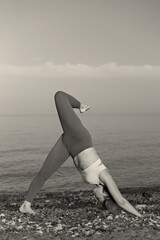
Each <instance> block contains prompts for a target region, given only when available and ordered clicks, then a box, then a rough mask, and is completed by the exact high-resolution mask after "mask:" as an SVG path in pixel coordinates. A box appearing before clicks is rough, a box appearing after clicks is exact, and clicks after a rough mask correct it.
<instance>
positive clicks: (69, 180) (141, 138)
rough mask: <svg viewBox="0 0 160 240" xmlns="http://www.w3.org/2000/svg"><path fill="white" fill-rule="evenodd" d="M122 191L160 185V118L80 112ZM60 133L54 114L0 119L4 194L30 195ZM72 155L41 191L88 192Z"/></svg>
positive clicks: (0, 180)
mask: <svg viewBox="0 0 160 240" xmlns="http://www.w3.org/2000/svg"><path fill="white" fill-rule="evenodd" d="M79 117H80V118H81V121H82V122H83V124H84V125H85V127H86V128H87V129H88V130H89V132H90V133H91V136H92V139H93V144H94V147H95V149H96V151H97V153H98V154H99V156H100V158H101V160H102V161H103V162H104V164H105V165H106V166H107V168H108V169H109V171H110V173H111V175H112V177H113V178H114V180H115V181H116V183H117V185H118V187H119V188H134V187H153V186H160V114H90V113H87V114H81V115H79ZM61 134H62V129H61V126H60V123H59V120H58V117H57V116H56V115H1V116H0V191H1V192H26V191H27V190H28V187H29V185H30V183H31V181H32V179H33V178H34V176H35V175H36V174H37V173H38V171H39V170H40V169H41V167H42V165H43V163H44V161H45V159H46V157H47V154H48V153H49V151H50V150H51V148H52V147H53V145H54V144H55V143H56V141H57V139H58V138H59V136H60V135H61ZM91 188H93V186H92V185H90V184H86V183H84V182H83V181H82V178H81V175H80V173H79V172H78V171H77V169H76V168H75V166H74V164H73V160H72V158H71V157H70V158H69V159H68V160H67V161H66V162H65V163H64V164H63V165H62V166H61V167H60V168H59V169H58V170H57V172H55V173H53V174H52V176H51V177H50V179H48V180H47V181H46V182H45V184H44V186H43V187H42V189H41V191H46V192H57V191H68V190H71V191H79V190H90V189H91Z"/></svg>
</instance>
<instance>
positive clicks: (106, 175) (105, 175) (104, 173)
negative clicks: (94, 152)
mask: <svg viewBox="0 0 160 240" xmlns="http://www.w3.org/2000/svg"><path fill="white" fill-rule="evenodd" d="M99 178H100V180H101V181H102V182H103V183H105V182H106V179H107V178H111V175H110V173H109V170H108V168H105V169H104V170H102V171H101V172H100V174H99Z"/></svg>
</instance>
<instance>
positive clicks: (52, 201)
mask: <svg viewBox="0 0 160 240" xmlns="http://www.w3.org/2000/svg"><path fill="white" fill-rule="evenodd" d="M121 192H122V193H123V195H124V196H125V198H126V199H127V200H128V201H129V202H130V203H131V204H132V205H133V206H135V207H136V209H137V210H138V211H139V212H140V213H142V214H143V216H144V217H143V218H142V219H141V218H138V217H135V216H133V215H131V214H129V213H126V212H125V211H123V210H122V209H119V208H117V209H116V211H114V213H113V212H111V211H110V210H111V209H110V208H109V201H108V208H104V206H102V205H101V204H100V203H99V202H98V201H97V200H96V198H95V197H94V194H93V192H92V191H78V192H71V191H65V192H56V193H55V192H53V193H51V192H48V193H46V192H41V193H39V194H38V195H37V197H36V199H35V200H34V202H33V209H34V210H35V211H36V213H37V214H36V215H35V216H33V215H29V214H22V213H20V212H19V210H18V209H19V206H20V205H21V204H22V202H23V200H24V198H25V194H26V193H15V194H13V193H5V192H1V193H0V236H1V240H10V239H12V240H14V239H21V240H22V239H27V240H34V239H39V240H44V239H45V240H51V239H55V240H61V239H65V240H66V239H82V240H85V239H92V240H94V239H102V240H103V239H105V240H106V239H115V240H118V239H120V240H129V239H136V240H139V239H148V240H151V239H154V240H155V239H156V240H159V239H160V187H155V188H138V189H121ZM106 205H107V204H106Z"/></svg>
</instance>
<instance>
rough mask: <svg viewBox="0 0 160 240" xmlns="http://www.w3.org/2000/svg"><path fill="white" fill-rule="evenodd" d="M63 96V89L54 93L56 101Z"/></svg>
mask: <svg viewBox="0 0 160 240" xmlns="http://www.w3.org/2000/svg"><path fill="white" fill-rule="evenodd" d="M62 96H64V92H63V91H57V92H56V93H55V95H54V99H55V101H56V100H57V99H58V98H61V97H62Z"/></svg>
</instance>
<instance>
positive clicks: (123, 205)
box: [100, 169, 142, 217]
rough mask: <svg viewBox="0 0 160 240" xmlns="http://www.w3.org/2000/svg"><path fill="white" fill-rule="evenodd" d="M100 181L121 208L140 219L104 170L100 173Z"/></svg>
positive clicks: (139, 215) (138, 214)
mask: <svg viewBox="0 0 160 240" xmlns="http://www.w3.org/2000/svg"><path fill="white" fill-rule="evenodd" d="M100 180H101V181H102V182H103V183H104V184H105V185H106V186H107V188H108V190H109V192H110V194H111V195H112V197H113V198H114V200H115V201H116V203H117V204H118V205H119V206H120V207H121V208H123V209H124V210H126V211H128V212H130V213H132V214H134V215H135V216H137V217H142V215H141V214H140V213H139V212H138V211H137V210H136V209H135V208H134V207H133V206H132V205H131V204H130V203H129V202H128V201H127V200H126V199H125V198H124V197H123V196H122V194H121V193H120V191H119V189H118V187H117V185H116V183H115V181H114V180H113V178H112V176H111V175H110V173H109V172H108V171H107V170H106V169H105V170H103V171H101V172H100Z"/></svg>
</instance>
